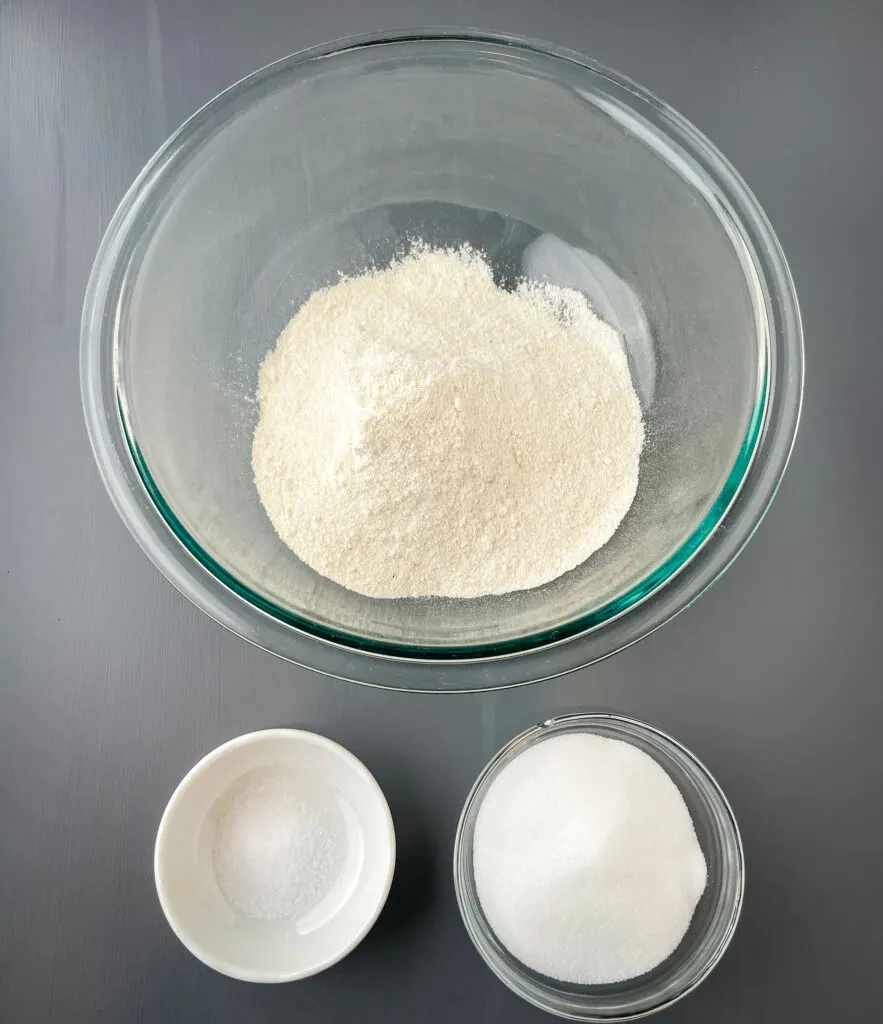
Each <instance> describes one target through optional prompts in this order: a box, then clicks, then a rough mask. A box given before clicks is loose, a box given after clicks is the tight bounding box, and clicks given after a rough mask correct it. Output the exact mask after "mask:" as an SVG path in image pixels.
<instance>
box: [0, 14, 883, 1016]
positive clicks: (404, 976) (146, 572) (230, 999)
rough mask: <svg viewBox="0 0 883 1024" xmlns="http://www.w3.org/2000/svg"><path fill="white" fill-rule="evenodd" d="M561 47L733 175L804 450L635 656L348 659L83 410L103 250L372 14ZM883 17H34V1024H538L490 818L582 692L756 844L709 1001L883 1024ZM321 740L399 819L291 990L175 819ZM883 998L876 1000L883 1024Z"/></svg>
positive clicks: (16, 297) (8, 659) (1, 510)
mask: <svg viewBox="0 0 883 1024" xmlns="http://www.w3.org/2000/svg"><path fill="white" fill-rule="evenodd" d="M428 23H447V24H455V25H461V26H462V25H469V24H472V25H477V26H479V27H484V28H487V29H495V30H509V31H514V32H519V33H526V34H533V35H537V36H540V37H546V38H548V39H550V40H552V41H553V42H556V43H559V44H565V45H568V46H572V47H575V48H578V49H581V50H584V51H585V52H587V53H589V54H591V55H593V56H594V57H596V58H598V59H600V60H601V61H603V62H605V63H607V64H610V65H612V66H614V67H616V68H617V69H619V70H620V71H623V72H625V73H627V74H630V75H632V76H634V77H635V78H637V79H638V80H640V81H642V82H643V83H644V84H646V85H647V86H649V87H650V88H651V89H653V90H654V91H656V92H657V93H658V94H659V95H661V96H662V97H664V98H665V99H667V100H668V101H669V102H671V103H672V104H673V105H674V106H675V107H677V108H678V109H679V110H681V111H682V112H683V113H684V114H686V115H687V116H688V117H689V118H691V119H692V120H693V121H694V122H695V123H696V124H697V125H698V126H699V127H700V128H701V129H703V130H704V131H705V132H706V133H707V134H708V135H709V136H710V137H711V138H712V139H713V140H714V141H715V142H716V143H717V144H718V145H719V146H720V147H721V148H722V149H723V151H724V152H725V153H726V154H727V155H728V156H729V157H730V158H731V159H732V161H733V162H734V163H735V165H736V166H737V167H738V168H739V169H740V170H741V172H742V173H743V174H744V176H745V177H746V179H747V180H748V182H749V184H750V185H751V186H752V188H753V189H754V190H755V192H756V194H757V195H758V197H759V199H760V201H761V203H762V204H763V205H764V207H765V208H766V210H767V212H768V213H769V215H770V218H771V220H772V221H773V224H774V226H775V228H776V230H777V232H778V233H779V236H780V238H781V240H782V243H783V245H784V247H785V250H786V252H787V254H788V256H789V258H790V262H791V267H792V269H793V272H794V275H795V278H796V281H797V287H798V291H799V294H800V297H801V300H802V307H803V313H804V323H805V329H806V342H807V365H808V378H807V388H806V405H805V414H804V419H803V423H802V427H801V431H800V436H799V438H798V444H797V449H796V452H795V455H794V458H793V460H792V463H791V467H790V469H789V471H788V473H787V475H786V477H785V480H784V483H783V485H782V488H781V490H780V493H779V497H778V498H777V500H776V502H775V504H774V505H773V508H772V510H771V511H770V513H769V515H768V517H767V519H766V521H765V523H764V525H763V526H762V527H761V529H760V530H759V532H758V533H757V535H756V537H755V539H754V540H753V541H752V542H751V544H750V545H749V547H748V548H747V550H746V551H745V552H744V554H743V555H742V556H741V557H740V558H739V560H738V562H737V563H736V565H735V566H734V567H733V568H732V569H731V570H730V572H729V573H728V574H727V575H726V576H725V577H724V579H723V580H722V581H720V582H719V583H718V584H717V585H716V586H715V587H714V588H713V589H712V590H711V591H710V592H709V593H708V594H707V595H706V596H705V597H703V598H702V599H701V600H700V601H699V602H698V604H696V605H695V606H694V607H692V608H691V609H689V610H688V611H687V612H685V613H684V614H683V615H682V616H680V617H679V618H678V619H676V620H675V621H674V622H672V623H670V624H669V625H668V626H666V627H665V628H663V629H662V630H661V631H660V632H658V633H657V634H655V635H654V636H653V637H651V638H649V639H648V640H645V641H644V642H642V643H641V644H639V645H637V646H636V647H633V648H632V649H630V650H628V651H626V652H624V653H622V654H619V655H618V656H616V657H615V658H613V659H612V660H610V661H608V662H606V663H604V664H602V665H598V666H596V667H594V668H591V669H587V670H584V671H582V672H578V673H576V674H574V675H572V676H570V677H568V678H565V679H562V680H559V681H557V682H552V683H545V684H539V685H537V686H534V687H528V688H525V689H522V690H520V691H517V692H511V693H503V694H499V695H496V696H484V695H475V696H463V697H457V696H445V697H431V696H430V697H427V696H408V695H404V694H398V693H384V692H377V691H372V690H367V689H361V688H358V687H356V686H354V685H351V684H347V683H342V682H336V681H333V680H330V679H324V678H320V677H318V676H314V675H311V674H309V673H307V672H305V671H302V670H299V669H297V668H292V667H291V666H289V665H287V664H284V663H282V662H280V661H276V660H274V659H273V658H272V657H270V656H269V655H265V654H263V653H262V652H260V651H257V650H253V649H251V648H249V647H248V646H247V645H246V644H245V643H244V642H243V641H240V640H239V639H237V638H236V637H234V636H232V635H229V634H227V633H225V632H224V631H223V630H222V629H221V628H220V627H218V626H216V625H215V624H214V623H212V622H211V621H209V620H208V619H207V618H206V617H205V616H203V615H202V614H201V613H200V612H198V611H197V610H196V609H195V608H193V607H191V606H190V605H189V604H188V603H187V602H186V601H185V600H184V599H183V598H182V597H180V596H179V595H178V594H177V593H176V592H175V591H174V590H173V589H172V587H171V586H170V585H169V584H168V583H167V582H166V581H165V580H163V579H162V578H161V577H160V576H159V574H158V573H157V572H156V571H155V570H154V569H153V567H152V566H151V565H150V563H149V562H148V561H147V559H146V558H145V557H144V556H143V555H142V554H141V553H140V551H139V550H138V549H137V548H136V546H135V543H134V542H133V541H132V540H131V539H130V537H129V536H128V534H127V533H126V531H125V528H124V527H123V525H122V524H121V523H120V521H119V520H118V519H117V517H116V515H115V513H114V512H113V510H112V508H111V506H110V503H109V501H108V499H107V498H106V496H105V494H104V491H103V489H102V486H101V483H100V481H99V479H98V476H97V473H96V470H95V469H94V467H93V464H92V459H91V455H90V452H89V448H88V444H87V440H86V435H85V430H84V427H83V423H82V416H81V412H80V400H79V388H78V380H77V326H78V317H79V311H80V305H81V301H82V296H83V290H84V287H85V284H86V278H87V274H88V271H89V267H90V264H91V261H92V258H93V256H94V253H95V250H96V247H97V245H98V241H99V238H100V236H101V233H102V231H103V229H104V227H105V225H106V223H107V221H108V219H109V218H110V215H111V213H112V211H113V209H114V206H115V205H116V203H117V201H118V200H119V199H120V197H121V196H122V194H123V191H124V190H125V188H126V187H127V186H128V184H129V183H130V181H131V180H132V179H133V178H134V176H135V174H136V173H137V171H138V170H139V168H140V167H141V165H142V164H143V163H144V162H145V160H146V159H147V158H148V157H149V156H150V154H151V152H152V151H153V150H154V149H155V148H156V147H157V146H158V145H159V144H160V142H162V140H163V139H164V138H165V136H166V135H167V134H168V133H169V132H170V131H171V130H172V129H173V128H175V127H176V126H177V125H178V123H179V122H181V121H182V120H183V119H184V118H185V117H186V116H187V115H188V114H190V113H191V112H192V111H193V110H194V109H195V108H196V107H198V106H199V105H200V104H202V103H203V102H205V101H206V100H208V99H209V98H210V97H211V96H212V95H213V94H214V93H216V92H217V91H218V90H219V89H221V88H222V87H224V86H226V85H228V84H229V83H230V82H232V81H233V80H235V79H237V78H239V77H240V76H242V75H244V74H246V73H247V72H249V71H251V70H252V69H254V68H256V67H258V66H259V65H262V64H264V63H266V62H268V61H271V60H273V59H275V58H277V57H281V56H283V55H285V54H286V53H289V52H290V51H293V50H296V49H299V48H302V47H305V46H308V45H311V44H314V43H318V42H320V41H323V40H325V39H327V38H331V37H334V36H340V35H343V34H347V33H353V32H361V31H365V30H370V29H378V28H385V27H386V28H388V27H407V26H417V25H420V24H428ZM881 49H883V5H880V4H878V3H875V2H873V0H867V2H844V0H830V2H827V3H818V2H802V3H798V2H786V0H742V2H739V3H708V2H706V0H692V2H687V0H684V2H675V0H649V2H643V3H632V2H623V0H610V2H597V3H595V2H589V0H585V2H578V0H573V2H560V3H555V2H550V0H530V2H527V0H484V2H480V3H471V4H467V3H461V2H458V0H451V2H448V3H441V2H439V0H435V2H433V0H425V2H421V0H401V2H395V0H373V2H367V0H346V2H343V0H336V2H334V3H331V2H327V3H322V2H320V0H311V2H304V0H278V2H272V0H264V2H255V0H219V2H213V0H146V2H142V0H116V2H110V0H106V2H102V0H68V2H65V0H51V2H46V3H40V2H37V0H30V2H29V0H18V2H16V0H0V119H2V120H0V1020H2V1021H3V1022H4V1024H24V1022H30V1021H40V1022H42V1021H62V1022H68V1021H93V1020H94V1021H99V1020H100V1021H146V1022H154V1021H166V1020H171V1021H183V1020H193V1021H208V1022H224V1021H237V1022H242V1021H261V1022H272V1021H288V1020H298V1021H306V1022H310V1024H320V1022H326V1021H327V1022H338V1021H344V1020H353V1019H355V1020H359V1021H362V1022H366V1024H367V1022H383V1024H395V1022H410V1021H414V1020H421V1021H426V1022H435V1021H438V1022H448V1021H452V1020H463V1021H469V1022H472V1021H483V1022H493V1024H501V1022H506V1024H509V1022H511V1024H519V1022H527V1021H532V1022H539V1021H540V1020H542V1019H545V1018H544V1017H543V1015H542V1014H540V1013H539V1012H538V1011H535V1010H533V1009H531V1008H530V1007H528V1006H527V1005H525V1004H522V1003H520V1002H519V1001H518V1000H517V999H516V998H515V997H514V996H512V995H511V994H509V993H508V991H507V990H505V989H504V988H503V987H502V986H501V985H500V984H498V983H497V982H496V981H495V980H494V979H493V977H492V976H491V975H490V973H489V972H488V971H487V970H486V969H485V968H484V966H483V964H482V963H481V961H480V960H479V958H478V955H477V954H476V953H475V952H474V951H473V949H472V947H471V945H470V943H469V940H468V938H467V936H466V934H465V932H464V930H463V928H462V926H461V924H460V921H459V917H458V914H457V908H456V904H455V901H454V896H453V892H452V888H451V881H450V867H449V864H450V855H451V846H452V841H453V835H454V828H455V823H456V819H457V815H458V812H459V809H460V806H461V804H462V801H463V799H464V797H465V795H466V793H467V790H468V788H469V786H470V784H471V782H472V780H473V778H474V776H475V775H476V773H477V772H478V771H479V769H480V768H481V767H482V765H483V764H484V762H485V761H486V760H487V758H488V757H489V756H490V754H492V753H493V752H494V751H495V750H496V749H497V748H498V747H499V746H500V745H501V744H502V743H503V742H504V741H506V740H508V739H509V738H510V737H511V736H512V735H513V734H514V733H515V732H517V731H518V730H520V729H522V728H523V727H525V726H526V725H528V724H530V723H532V722H534V721H536V720H537V719H539V718H542V717H545V716H547V715H549V714H550V713H553V712H556V711H560V710H562V709H570V708H576V707H591V708H598V707H601V708H613V709H616V710H619V711H623V712H626V713H629V714H633V715H636V716H639V717H642V718H646V719H649V720H651V721H653V722H655V723H657V724H658V725H660V726H662V727H663V728H665V729H668V730H670V731H671V732H673V733H674V734H675V735H676V736H678V737H679V738H681V739H682V740H683V741H684V742H685V743H686V744H687V745H688V746H690V747H692V748H693V749H694V750H695V751H696V752H697V753H698V754H699V755H700V756H701V757H702V758H704V759H705V760H706V761H707V762H708V764H709V765H710V767H711V768H712V770H713V771H714V772H715V773H716V774H717V776H718V778H719V779H720V781H721V783H722V784H723V786H724V788H725V789H726V791H727V793H728V794H729V796H730V798H731V800H732V803H733V805H734V808H735V811H736V814H737V816H738V818H739V820H740V822H741V825H742V828H743V835H744V840H745V847H746V854H747V863H748V889H747V897H746V903H745V910H744V914H743V918H742V922H741V925H740V927H739V930H738V932H737V934H736V937H735V939H734V942H733V945H732V947H731V949H730V951H729V953H728V954H727V956H726V957H725V958H724V960H723V962H722V963H721V965H720V967H719V968H718V969H717V971H716V972H715V974H714V975H713V976H712V978H711V979H710V980H709V981H708V982H707V983H706V984H705V985H703V986H702V987H701V988H700V989H699V990H698V991H697V992H696V993H695V994H693V995H692V996H691V997H690V998H689V999H687V1000H686V1001H684V1002H683V1003H681V1004H680V1005H678V1006H677V1007H675V1008H674V1009H672V1010H671V1011H669V1013H668V1016H667V1018H666V1019H667V1020H669V1021H671V1022H672V1024H675V1022H697V1024H698V1022H707V1021H715V1022H719V1024H726V1022H731V1021H748V1020H750V1021H757V1022H767V1021H770V1022H772V1021H789V1022H790V1021H796V1020H800V1021H856V1020H859V1019H869V1020H870V1019H874V1018H875V1017H877V1015H878V1014H879V1007H880V1005H881V1002H883V984H881V974H883V971H881V966H880V965H881V959H883V924H881V921H883V883H881V877H883V820H881V812H880V806H881V782H883V767H881V766H883V757H881V743H880V734H881V726H883V688H881V685H880V682H881V680H880V675H881V673H880V660H881V658H880V653H881V635H883V625H881V622H880V620H879V609H880V603H879V601H878V600H877V583H878V579H879V574H880V569H881V554H883V545H881V541H880V526H881V514H880V510H879V506H878V503H879V502H880V500H881V497H883V460H881V456H880V446H879V443H880V438H881V429H883V402H881V400H880V386H881V380H883V347H881V337H880V322H881V319H880V308H881V307H880V295H881V291H883V281H881V271H883V256H881V252H883V203H881V185H883V116H881V109H883V61H881ZM287 724H290V725H295V724H296V725H302V726H306V727H307V728H310V729H315V730H317V731H319V732H322V733H326V734H327V735H329V736H331V737H333V738H335V739H337V740H339V741H341V742H342V743H344V744H345V745H347V746H348V747H350V748H351V749H352V750H353V751H354V752H355V753H356V754H357V755H358V756H359V757H361V758H363V759H364V761H365V762H366V763H367V764H368V766H369V767H370V768H371V769H372V770H373V771H374V772H375V773H376V775H377V777H378V779H379V780H380V782H381V784H382V786H383V787H384V789H385V790H386V792H387V794H388V796H389V801H390V804H391V807H392V811H393V815H394V817H395V821H396V825H397V828H398V832H399V839H400V860H399V868H398V873H397V875H396V879H395V882H394V884H393V889H392V893H391V897H390V901H389V904H388V906H387V908H386V910H385V911H384V913H383V915H382V917H381V919H380V921H379V923H378V925H377V927H376V928H375V930H374V931H373V932H372V934H371V935H370V936H369V938H368V939H367V941H365V942H364V944H363V945H362V946H361V947H360V948H359V949H358V950H357V951H356V952H355V953H354V954H353V955H352V956H350V957H349V958H348V959H347V960H345V961H344V962H343V963H341V964H340V965H338V966H337V967H335V968H333V969H332V970H330V971H328V972H327V973H326V974H324V975H321V976H319V977H317V978H314V979H311V980H309V981H305V982H301V983H297V984H294V985H288V986H277V987H272V986H271V987H259V986H249V985H246V984H243V983H239V982H235V981H232V980H229V979H227V978H224V977H221V976H220V975H217V974H214V973H213V972H212V971H210V970H209V969H208V968H205V967H203V966H202V965H201V964H200V963H198V962H197V961H196V960H194V959H193V958H192V957H190V955H189V954H187V953H186V952H185V950H184V949H183V947H181V946H180V945H179V944H178V942H177V941H176V940H175V939H174V937H173V936H172V933H171V931H170V930H169V928H168V927H167V926H166V924H165V921H164V920H163V917H162V915H161V913H160V909H159V905H158V903H157V901H156V897H155V895H154V889H153V879H152V873H151V853H152V845H153V838H154V833H155V829H156V825H157V823H158V821H159V817H160V814H161V813H162V809H163V807H164V805H165V802H166V800H167V799H168V797H169V795H170V793H171V791H172V789H173V788H174V786H175V785H176V783H177V782H178V780H179V779H180V777H181V776H182V775H183V773H184V772H185V771H186V770H187V769H188V768H189V767H190V766H191V764H193V763H194V762H195V761H196V760H197V759H198V758H199V757H200V756H202V755H203V754H204V753H206V752H207V751H208V750H209V749H210V748H212V747H213V746H215V745H216V744H218V743H220V742H222V741H223V740H226V739H229V738H230V737H231V736H233V735H235V734H237V733H241V732H246V731H248V730H251V729H259V728H262V727H266V726H273V725H287ZM875 1009H876V1013H875V1012H874V1011H875Z"/></svg>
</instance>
